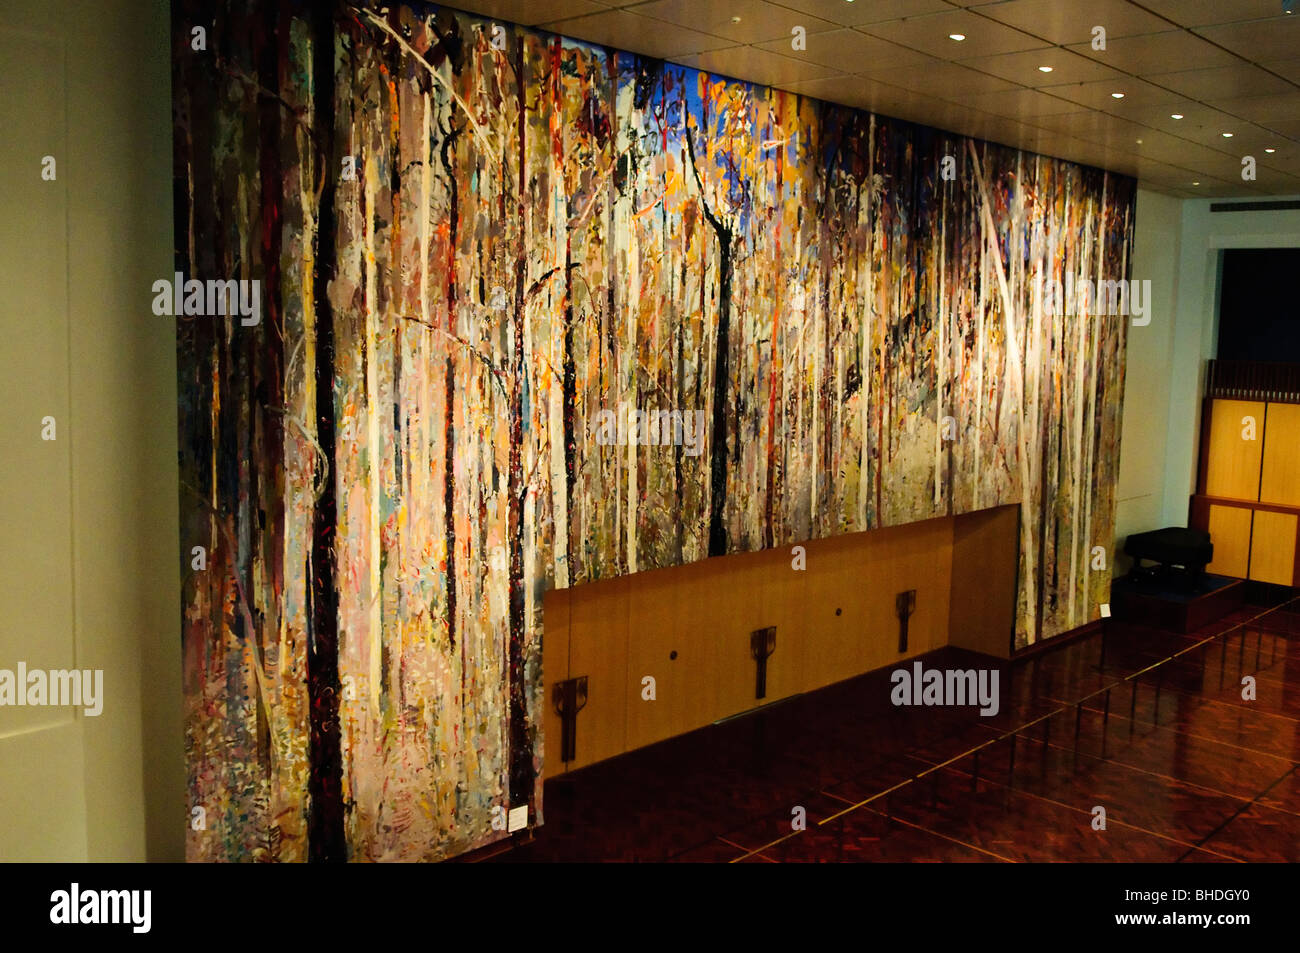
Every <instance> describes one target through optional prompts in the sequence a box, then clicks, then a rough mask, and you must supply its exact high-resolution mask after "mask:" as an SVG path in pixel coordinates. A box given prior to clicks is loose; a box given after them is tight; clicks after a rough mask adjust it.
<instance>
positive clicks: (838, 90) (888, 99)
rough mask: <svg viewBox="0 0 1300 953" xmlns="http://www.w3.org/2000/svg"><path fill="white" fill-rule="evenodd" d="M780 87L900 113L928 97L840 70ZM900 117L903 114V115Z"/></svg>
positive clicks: (892, 113) (818, 97)
mask: <svg viewBox="0 0 1300 953" xmlns="http://www.w3.org/2000/svg"><path fill="white" fill-rule="evenodd" d="M780 88H781V89H783V90H785V91H786V92H790V93H798V94H800V95H801V96H811V97H812V98H814V99H824V100H826V101H827V102H832V103H842V104H844V105H845V106H856V107H857V108H859V109H867V110H870V111H872V112H878V113H882V114H885V115H890V116H893V115H898V110H900V109H902V110H903V111H907V110H909V109H910V108H911V107H913V106H915V105H917V104H918V103H920V102H923V101H925V100H927V99H928V98H929V97H923V96H920V95H919V94H917V93H913V92H911V91H910V90H906V89H900V88H898V87H897V86H890V85H889V84H888V83H880V82H876V81H874V80H869V79H867V78H865V77H863V76H850V75H847V74H840V75H838V76H828V77H825V78H823V79H805V80H800V81H798V82H794V83H782V84H780ZM900 118H901V116H900Z"/></svg>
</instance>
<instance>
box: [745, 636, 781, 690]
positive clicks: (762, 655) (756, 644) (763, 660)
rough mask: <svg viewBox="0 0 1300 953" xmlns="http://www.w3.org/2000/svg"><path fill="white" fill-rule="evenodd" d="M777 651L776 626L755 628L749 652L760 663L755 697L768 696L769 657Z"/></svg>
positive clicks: (755, 683) (755, 684)
mask: <svg viewBox="0 0 1300 953" xmlns="http://www.w3.org/2000/svg"><path fill="white" fill-rule="evenodd" d="M774 651H776V626H774V625H769V626H768V627H767V628H766V629H755V630H754V631H753V632H751V633H750V635H749V654H750V655H752V656H753V657H754V661H755V662H757V663H758V672H757V674H756V680H755V682H754V697H755V698H766V697H767V658H768V656H769V655H771V654H772V653H773V652H774Z"/></svg>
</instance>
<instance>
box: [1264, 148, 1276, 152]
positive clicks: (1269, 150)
mask: <svg viewBox="0 0 1300 953" xmlns="http://www.w3.org/2000/svg"><path fill="white" fill-rule="evenodd" d="M1264 151H1265V152H1277V150H1276V149H1265V150H1264Z"/></svg>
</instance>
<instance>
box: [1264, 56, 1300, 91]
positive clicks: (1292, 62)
mask: <svg viewBox="0 0 1300 953" xmlns="http://www.w3.org/2000/svg"><path fill="white" fill-rule="evenodd" d="M1260 65H1261V66H1262V67H1263V68H1264V69H1266V70H1268V71H1269V72H1271V73H1277V74H1278V75H1279V76H1285V77H1286V78H1287V79H1289V80H1290V81H1291V82H1293V83H1296V84H1297V85H1300V59H1288V60H1260Z"/></svg>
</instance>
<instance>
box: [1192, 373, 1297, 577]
mask: <svg viewBox="0 0 1300 953" xmlns="http://www.w3.org/2000/svg"><path fill="white" fill-rule="evenodd" d="M1190 525H1191V526H1194V527H1196V528H1198V529H1204V530H1208V531H1209V533H1210V537H1211V539H1212V540H1213V542H1214V562H1212V563H1210V565H1209V566H1208V567H1206V568H1207V569H1208V570H1209V571H1210V572H1213V573H1218V574H1220V575H1224V576H1235V577H1237V578H1240V579H1253V580H1256V581H1258V582H1268V583H1276V584H1279V585H1284V586H1296V585H1300V404H1296V403H1289V402H1287V403H1282V402H1276V401H1262V400H1229V399H1224V398H1207V399H1206V401H1205V406H1204V409H1203V417H1202V425H1201V457H1200V467H1199V471H1198V476H1197V492H1196V494H1195V495H1194V496H1193V497H1192V506H1191V517H1190Z"/></svg>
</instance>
